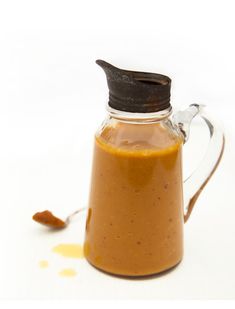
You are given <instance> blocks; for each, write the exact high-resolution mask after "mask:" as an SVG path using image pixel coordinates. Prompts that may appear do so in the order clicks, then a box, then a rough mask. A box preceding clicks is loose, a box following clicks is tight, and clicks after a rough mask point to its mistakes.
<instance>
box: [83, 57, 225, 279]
mask: <svg viewBox="0 0 235 309" xmlns="http://www.w3.org/2000/svg"><path fill="white" fill-rule="evenodd" d="M97 63H98V64H99V65H100V66H101V67H102V68H103V69H104V71H105V73H106V76H107V80H108V86H109V92H110V95H109V104H108V108H107V109H108V117H107V119H106V120H105V121H104V122H103V124H102V126H101V127H100V129H99V130H98V132H97V133H96V136H95V148H94V158H93V168H92V178H91V190H90V199H89V209H88V216H87V223H86V239H85V256H86V258H87V260H88V261H89V262H90V263H91V264H92V265H93V266H95V267H97V268H99V269H101V270H103V271H106V272H108V273H112V274H116V275H122V276H146V275H152V274H156V273H159V272H162V271H165V270H167V269H169V268H172V267H173V266H175V265H177V264H178V263H179V262H180V261H181V260H182V257H183V225H184V223H185V222H186V221H187V220H188V218H189V216H190V213H191V211H192V208H193V206H194V204H195V202H196V200H197V197H198V196H199V194H200V192H201V191H202V189H203V187H204V186H205V185H206V183H207V182H208V180H209V178H210V177H211V176H212V174H213V172H214V171H215V169H216V167H217V165H218V163H219V162H220V159H221V157H222V153H223V148H224V137H223V134H222V132H221V130H220V129H219V128H218V127H217V126H216V125H215V123H214V122H213V121H212V120H211V119H210V118H209V117H208V116H206V115H205V113H204V111H203V107H202V106H201V105H197V104H193V105H191V106H190V107H189V108H188V109H187V110H185V111H182V112H178V113H176V114H175V115H172V108H171V105H170V83H171V80H170V79H169V78H168V77H166V76H163V75H159V74H153V73H144V72H133V71H126V70H121V69H118V68H116V67H113V66H112V65H110V64H108V63H106V62H104V61H102V60H98V61H97ZM197 115H198V116H200V117H202V118H203V119H204V120H205V122H206V124H207V126H208V129H209V132H210V145H209V147H208V150H207V153H206V156H205V158H204V159H203V162H202V163H201V165H200V166H199V167H198V169H197V170H196V171H195V172H194V173H193V174H192V175H191V176H190V177H189V178H188V179H187V180H186V181H183V178H182V147H183V145H184V143H185V142H186V141H187V139H188V136H189V127H190V124H191V121H192V119H193V118H194V117H195V116H197ZM184 205H185V207H184ZM184 208H185V209H186V210H184Z"/></svg>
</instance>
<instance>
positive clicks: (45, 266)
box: [39, 260, 49, 268]
mask: <svg viewBox="0 0 235 309" xmlns="http://www.w3.org/2000/svg"><path fill="white" fill-rule="evenodd" d="M48 265H49V263H48V262H47V261H45V260H42V261H39V267H40V268H47V267H48Z"/></svg>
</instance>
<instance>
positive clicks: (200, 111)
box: [173, 104, 225, 222]
mask: <svg viewBox="0 0 235 309" xmlns="http://www.w3.org/2000/svg"><path fill="white" fill-rule="evenodd" d="M197 115H198V116H200V117H201V118H202V119H203V120H204V121H205V123H206V124H207V127H208V129H209V133H210V141H209V145H208V148H207V151H206V154H205V156H204V158H203V160H202V162H201V163H200V165H199V167H198V168H197V169H196V170H195V171H194V172H193V173H192V174H191V176H189V177H188V178H187V179H186V180H184V203H185V204H186V210H185V214H184V222H187V220H188V219H189V216H190V214H191V212H192V210H193V207H194V205H195V203H196V201H197V199H198V197H199V195H200V193H201V192H202V190H203V189H204V187H205V185H206V184H207V183H208V181H209V180H210V178H211V176H212V175H213V174H214V172H215V170H216V168H217V166H218V165H219V163H220V160H221V158H222V155H223V151H224V143H225V138H224V134H223V132H222V130H221V129H220V127H219V126H218V125H217V124H216V123H215V121H214V120H212V119H211V118H210V117H209V116H208V115H207V114H206V113H205V111H204V105H198V104H192V105H190V106H189V107H188V108H187V109H186V110H184V111H180V112H177V113H176V114H175V115H174V116H173V122H174V124H175V125H177V126H178V128H179V129H180V131H181V132H182V134H183V136H184V142H187V140H188V138H189V131H190V124H191V121H192V120H193V118H194V117H195V116H197Z"/></svg>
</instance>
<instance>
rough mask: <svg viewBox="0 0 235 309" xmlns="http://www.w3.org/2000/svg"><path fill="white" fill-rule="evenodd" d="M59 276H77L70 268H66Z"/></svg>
mask: <svg viewBox="0 0 235 309" xmlns="http://www.w3.org/2000/svg"><path fill="white" fill-rule="evenodd" d="M59 275H60V276H62V277H74V276H76V275H77V273H76V271H75V270H74V269H72V268H66V269H63V270H61V271H60V272H59Z"/></svg>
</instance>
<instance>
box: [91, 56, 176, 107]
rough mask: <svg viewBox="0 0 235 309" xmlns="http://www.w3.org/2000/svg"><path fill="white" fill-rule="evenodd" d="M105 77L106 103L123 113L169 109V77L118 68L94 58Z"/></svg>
mask: <svg viewBox="0 0 235 309" xmlns="http://www.w3.org/2000/svg"><path fill="white" fill-rule="evenodd" d="M96 63H97V64H98V65H99V66H101V67H102V69H103V70H104V71H105V74H106V77H107V83H108V88H109V102H108V104H109V106H110V107H112V108H114V109H117V110H120V111H125V112H132V113H151V112H158V111H161V110H164V109H166V108H169V107H170V106H171V105H170V88H171V80H170V78H169V77H167V76H165V75H161V74H156V73H147V72H136V71H127V70H121V69H119V68H116V67H114V66H113V65H111V64H109V63H107V62H105V61H103V60H96Z"/></svg>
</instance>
